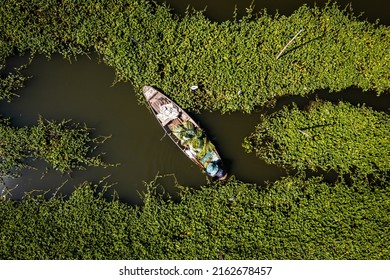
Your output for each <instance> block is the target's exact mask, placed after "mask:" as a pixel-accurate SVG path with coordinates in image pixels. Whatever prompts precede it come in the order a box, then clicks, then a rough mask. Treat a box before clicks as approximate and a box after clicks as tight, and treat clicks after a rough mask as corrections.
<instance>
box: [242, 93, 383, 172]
mask: <svg viewBox="0 0 390 280" xmlns="http://www.w3.org/2000/svg"><path fill="white" fill-rule="evenodd" d="M389 131H390V118H389V115H388V114H386V113H384V112H377V111H374V110H372V109H371V108H369V107H367V106H364V105H362V106H358V107H355V106H353V105H351V104H349V103H345V102H339V103H338V104H333V103H331V102H326V101H320V100H317V101H315V102H311V103H310V105H309V106H308V107H307V108H306V110H302V109H299V108H298V107H297V106H296V105H293V106H291V107H290V108H288V107H284V108H283V109H282V110H280V111H278V112H275V113H273V114H271V115H263V116H261V118H260V122H259V124H258V125H257V126H256V129H255V132H253V133H252V134H251V135H250V136H249V137H247V138H246V139H245V141H244V144H243V146H244V147H245V149H246V151H247V152H254V153H256V155H257V156H258V157H259V158H261V159H263V160H265V161H266V162H267V163H271V164H277V165H279V166H283V167H286V168H293V169H298V170H307V169H311V170H318V169H321V170H324V171H330V170H334V171H336V172H338V173H340V174H349V173H352V171H353V172H357V173H358V174H361V175H363V174H365V175H366V176H367V175H368V174H371V175H372V174H377V175H378V174H385V173H387V172H389V171H390V138H389Z"/></svg>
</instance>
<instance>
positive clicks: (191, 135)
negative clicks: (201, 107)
mask: <svg viewBox="0 0 390 280" xmlns="http://www.w3.org/2000/svg"><path fill="white" fill-rule="evenodd" d="M173 134H174V135H175V136H176V137H177V138H178V139H179V140H180V143H181V145H183V146H185V147H186V146H187V147H189V148H190V149H191V151H193V152H194V153H195V156H196V158H197V159H199V160H202V159H203V158H204V156H205V155H206V154H207V153H209V152H211V151H213V150H214V148H215V147H214V145H213V143H211V142H210V141H209V139H207V137H206V135H205V134H204V132H203V130H202V129H201V128H198V127H194V125H193V123H192V122H190V121H185V122H183V125H177V126H176V127H174V128H173Z"/></svg>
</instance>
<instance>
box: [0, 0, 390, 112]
mask: <svg viewBox="0 0 390 280" xmlns="http://www.w3.org/2000/svg"><path fill="white" fill-rule="evenodd" d="M0 18H1V20H0V48H2V49H1V50H0V54H1V55H2V56H1V57H0V61H2V60H4V59H5V58H6V57H8V56H9V55H11V54H12V53H15V52H16V53H24V52H30V53H31V54H32V55H34V54H36V53H42V54H45V55H47V56H50V55H51V54H52V53H61V54H63V55H64V56H66V57H73V56H76V55H78V54H83V53H87V52H93V51H94V52H97V53H99V54H100V55H101V56H102V58H103V60H104V61H105V62H106V63H107V64H108V65H111V66H113V67H114V68H115V70H116V73H117V79H118V80H126V81H127V80H131V81H132V82H133V84H134V85H135V87H136V88H138V89H141V88H142V86H144V85H145V84H149V85H154V86H157V87H159V88H160V89H162V90H164V92H166V93H170V94H171V95H172V96H171V97H172V98H173V99H174V100H175V101H176V102H177V103H178V104H179V105H181V106H183V107H184V108H191V109H192V110H200V109H207V110H219V111H221V112H230V111H237V110H240V111H245V112H250V111H252V110H253V108H254V107H255V106H258V105H265V104H269V103H272V102H273V101H274V100H275V98H276V97H280V96H284V95H291V94H296V95H302V96H305V95H307V94H309V93H311V92H313V91H314V90H316V89H329V90H331V91H340V90H342V89H345V88H348V87H351V86H357V87H360V88H362V89H363V90H375V91H377V93H378V94H380V93H382V92H384V91H386V90H388V89H389V88H390V84H389V83H390V77H389V75H390V74H389V73H390V71H389V64H388V54H389V46H388V42H389V37H390V29H389V28H388V27H387V26H383V25H378V24H371V23H368V22H366V21H359V20H358V18H356V17H355V16H353V15H351V14H350V13H348V12H347V11H345V10H344V11H343V10H340V8H339V7H338V6H337V5H336V4H330V5H327V6H325V7H323V8H319V7H308V6H302V7H301V8H299V9H298V10H297V11H296V12H294V13H293V14H292V15H290V16H282V15H275V16H271V15H268V14H267V13H266V12H265V11H264V12H262V13H261V14H258V15H254V14H252V12H251V9H250V8H249V9H248V15H247V16H246V17H244V18H241V19H235V20H233V21H226V22H223V23H216V22H211V21H210V20H208V19H207V18H206V17H205V16H204V15H203V14H202V13H201V12H192V11H190V10H189V11H188V13H187V14H186V15H185V16H184V17H183V18H178V17H177V16H174V15H172V14H171V13H170V10H169V8H167V7H166V6H161V5H157V4H154V3H151V2H149V1H146V0H123V1H121V2H119V3H118V1H114V0H104V1H103V0H102V1H91V0H90V1H57V0H50V1H46V0H38V1H34V4H32V3H30V1H27V0H24V1H20V0H11V1H6V2H5V3H3V4H2V5H1V7H0ZM302 28H303V29H304V31H303V32H302V33H301V34H300V35H299V36H298V37H297V39H296V40H295V41H294V42H293V44H291V46H289V47H288V48H287V50H286V51H285V52H284V53H283V55H282V56H281V57H280V58H279V59H278V60H276V56H277V54H278V53H279V52H280V50H281V49H282V48H283V47H284V46H285V45H286V44H287V43H288V42H289V41H290V39H291V38H292V37H293V36H294V35H295V34H296V33H297V32H298V31H299V30H301V29H302ZM191 85H198V86H199V88H200V89H199V90H197V91H191V90H190V86H191ZM239 92H242V93H241V94H239ZM139 96H140V99H142V95H141V94H140V95H139Z"/></svg>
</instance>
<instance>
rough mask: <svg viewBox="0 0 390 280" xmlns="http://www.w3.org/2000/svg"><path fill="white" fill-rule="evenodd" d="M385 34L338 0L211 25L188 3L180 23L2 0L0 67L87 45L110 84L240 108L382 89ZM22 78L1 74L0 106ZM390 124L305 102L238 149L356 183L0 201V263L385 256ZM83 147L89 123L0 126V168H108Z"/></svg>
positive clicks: (165, 11) (131, 9) (122, 8)
mask: <svg viewBox="0 0 390 280" xmlns="http://www.w3.org/2000/svg"><path fill="white" fill-rule="evenodd" d="M301 29H303V32H302V33H301V34H300V35H299V36H298V37H297V38H296V40H294V42H293V43H292V44H291V45H290V46H289V47H288V48H287V49H286V51H285V52H284V53H283V55H282V56H281V57H280V58H279V59H276V56H277V54H278V53H279V52H280V50H281V49H282V48H283V47H284V46H285V45H286V44H287V43H288V42H289V41H290V40H291V38H292V37H293V36H294V35H295V34H296V33H297V32H298V31H299V30H301ZM389 37H390V29H389V27H387V26H383V25H378V24H371V23H368V22H366V21H360V20H359V19H358V18H356V17H355V16H353V15H351V14H350V13H348V12H347V11H346V10H340V8H339V7H338V6H337V5H336V4H329V5H326V6H325V7H323V8H319V7H312V8H311V7H308V6H302V7H301V8H299V9H298V10H297V11H296V12H295V13H293V14H292V15H290V16H282V15H275V16H271V15H268V14H267V13H266V12H265V11H264V12H262V13H261V14H258V15H254V14H252V11H251V9H250V8H249V9H248V15H247V16H246V17H244V18H241V19H237V18H235V19H234V20H233V21H226V22H223V23H216V22H211V21H210V20H208V19H207V18H206V17H205V16H204V15H203V14H202V13H201V12H196V11H191V10H188V12H187V14H186V15H185V16H184V17H182V18H179V17H177V16H174V15H172V13H171V12H170V10H169V8H168V7H166V6H164V5H158V4H155V3H152V2H149V1H146V0H123V1H119V3H118V1H114V0H99V1H95V0H86V1H81V0H80V1H73V0H72V1H71V0H63V1H58V0H35V1H28V0H21V1H20V0H7V1H4V0H3V1H1V4H0V64H1V65H2V66H1V67H0V68H1V69H3V68H4V66H3V65H4V64H5V63H6V59H7V58H8V57H10V56H12V55H15V54H24V53H29V54H30V55H31V57H32V58H33V57H34V56H35V55H36V54H44V55H46V56H48V57H50V56H51V55H52V54H54V53H60V54H62V55H63V56H64V57H66V58H69V59H72V58H76V57H77V55H80V54H88V53H89V52H97V53H98V54H99V55H100V56H101V57H102V59H103V61H104V62H105V63H106V64H108V65H110V66H112V67H113V68H114V69H115V71H116V77H117V78H116V79H117V80H118V81H127V80H131V81H132V82H133V84H134V86H135V87H136V88H137V89H139V92H141V88H142V86H144V85H145V84H148V85H154V86H156V87H158V88H160V89H162V90H163V91H164V92H166V93H168V94H171V97H172V98H173V100H175V102H177V103H178V104H179V105H181V106H182V107H183V108H191V109H192V110H201V109H207V110H219V111H220V112H222V113H225V112H232V111H242V112H252V111H253V109H254V108H255V107H256V106H264V105H272V104H274V102H275V100H276V99H277V98H278V97H282V96H286V95H301V96H307V95H308V94H309V93H312V92H313V91H314V90H316V89H329V90H330V91H341V90H343V89H345V88H348V87H351V86H355V87H359V88H361V89H362V90H374V91H376V92H377V94H378V95H379V94H382V93H383V92H385V91H388V90H389V88H390V77H389V75H390V71H389V70H390V69H389V59H388V58H389V56H388V55H389V53H390V52H389V39H390V38H389ZM1 69H0V70H1ZM26 79H27V77H24V76H23V75H22V73H21V71H18V70H17V71H16V72H15V73H11V74H8V75H2V76H1V79H0V100H8V101H9V100H11V98H12V97H13V96H15V95H16V90H17V89H19V88H21V87H22V86H23V85H24V84H25V81H26ZM192 85H197V86H198V87H199V88H198V89H197V90H191V89H190V87H191V86H192ZM139 97H140V100H141V99H142V98H143V97H142V94H139ZM389 128H390V127H389V117H388V115H387V114H385V113H379V112H375V111H374V110H372V109H370V108H368V107H365V106H358V107H354V106H352V105H349V104H346V103H342V102H340V103H339V104H337V105H335V104H331V103H329V102H320V101H317V102H314V103H312V104H311V105H310V106H309V107H308V108H306V110H299V109H298V108H297V107H296V106H293V107H291V108H284V109H283V110H281V111H279V112H276V113H274V114H272V115H269V116H267V115H264V116H262V119H261V122H260V124H259V125H258V126H257V127H256V131H255V132H254V133H253V134H252V135H251V136H249V137H248V138H246V140H245V142H244V146H245V148H246V149H247V151H254V152H256V154H257V155H258V156H259V157H261V158H263V159H265V160H266V161H267V162H269V163H273V164H278V165H281V166H283V167H286V168H294V169H297V170H299V171H301V173H302V174H304V172H303V171H305V170H307V169H312V170H317V169H322V170H335V171H337V172H339V174H341V175H350V177H352V179H353V180H349V179H350V178H348V176H339V178H338V180H337V182H335V183H326V182H324V180H323V179H322V178H320V177H309V178H306V177H305V175H295V176H289V177H286V178H282V179H280V180H279V181H276V182H274V183H268V184H265V185H264V186H257V185H252V184H247V183H244V182H240V181H237V180H235V179H234V178H231V179H229V180H228V181H227V182H224V183H221V182H214V183H209V184H208V185H206V186H203V187H202V188H201V189H200V190H192V191H190V190H188V189H186V188H185V187H180V189H181V190H182V191H181V200H180V202H179V203H176V202H173V201H172V200H171V199H167V200H166V199H163V198H162V197H161V196H160V195H158V194H157V193H158V192H157V189H158V187H157V186H156V182H151V183H150V184H149V191H148V192H147V193H146V194H145V197H144V205H143V206H129V205H126V204H125V203H122V202H120V201H119V200H118V199H117V198H115V199H113V200H109V199H107V198H106V197H104V193H103V192H101V191H98V189H99V187H98V186H92V185H91V184H89V183H85V184H82V185H81V186H79V187H78V188H77V189H76V190H75V191H74V192H73V193H72V195H71V196H70V197H69V198H65V197H63V196H60V195H55V196H54V197H52V198H49V199H48V198H47V197H45V195H39V196H35V197H32V196H31V195H27V196H26V197H25V199H23V200H21V201H14V200H10V199H7V198H1V202H0V230H1V234H0V258H1V259H388V258H389V257H390V252H389V248H390V246H389V245H390V240H389V230H390V228H389V225H390V220H389V215H388V213H389V211H390V186H389V184H388V177H386V176H388V171H389V166H390V164H389V162H390V159H389V151H390V149H389V146H390V145H389V144H390V143H389V134H388V132H389ZM93 143H99V139H97V138H92V137H91V135H90V131H89V129H88V128H86V127H85V126H81V125H77V124H74V125H72V124H70V123H69V122H66V121H62V122H59V123H57V122H50V121H45V120H43V119H39V121H38V124H37V125H36V126H32V127H20V128H18V127H14V126H12V125H11V123H10V121H9V120H6V119H0V176H5V175H12V174H14V173H15V172H17V171H18V170H20V169H21V168H23V167H25V166H26V164H27V161H26V160H27V159H37V158H40V159H43V160H45V161H47V162H48V163H50V164H51V165H52V166H53V168H54V169H56V170H58V171H61V172H70V171H71V170H73V169H75V168H83V167H85V166H90V165H92V166H101V165H103V166H106V164H105V163H103V162H102V160H101V158H100V156H93V155H92V151H93V148H91V146H90V145H91V144H93ZM198 144H199V143H198ZM194 145H196V143H194ZM357 178H358V179H357Z"/></svg>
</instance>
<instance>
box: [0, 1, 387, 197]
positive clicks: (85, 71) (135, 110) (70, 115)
mask: <svg viewBox="0 0 390 280" xmlns="http://www.w3.org/2000/svg"><path fill="white" fill-rule="evenodd" d="M167 2H168V3H169V4H170V5H171V6H172V7H173V8H174V9H175V11H176V12H178V13H181V14H182V13H184V11H185V8H186V7H187V5H188V3H190V2H189V1H167ZM192 2H193V3H192V4H191V5H193V6H195V8H197V9H203V8H204V7H205V6H206V5H207V7H208V8H207V11H206V15H207V16H209V17H210V18H211V19H213V20H217V21H222V20H228V19H230V18H231V15H232V13H233V10H234V7H235V5H236V6H237V8H238V10H239V14H240V13H242V12H244V11H245V7H247V6H249V5H250V3H251V2H252V1H192ZM263 2H265V1H254V3H255V5H256V9H257V10H260V9H262V8H264V7H266V8H268V9H269V11H270V12H272V11H274V10H275V9H276V8H278V9H279V12H280V13H283V14H290V13H291V12H293V10H295V9H296V8H298V7H299V6H300V5H301V4H302V3H304V2H305V1H289V2H294V3H291V4H288V5H286V4H285V2H287V1H267V4H262V3H263ZM268 2H272V5H271V4H270V3H268ZM355 2H358V3H361V2H363V1H355ZM364 2H365V1H364ZM374 2H375V1H371V2H370V3H369V4H368V3H367V2H366V7H362V8H361V9H362V10H364V11H366V16H367V17H368V18H369V19H370V20H372V21H374V20H375V19H376V18H378V17H381V19H382V20H381V22H382V23H383V22H385V21H386V20H387V17H386V15H385V14H384V13H385V12H384V9H383V7H384V6H376V4H375V3H374ZM318 3H321V1H318ZM339 3H341V4H343V3H344V2H342V1H341V2H339ZM373 6H374V7H377V8H376V9H373ZM221 7H223V8H221ZM354 7H355V10H359V9H360V8H359V7H360V6H359V5H356V4H355V5H354ZM23 59H24V58H20V57H16V58H12V59H10V60H9V61H8V66H9V67H13V66H17V65H20V64H22V63H23ZM25 73H26V74H29V75H33V78H32V79H31V80H30V81H29V82H28V84H27V87H26V88H24V89H23V90H21V91H20V92H19V94H20V95H21V97H20V98H17V99H15V100H14V101H13V102H12V103H6V102H0V112H1V114H2V115H3V116H5V117H11V118H12V123H13V124H14V125H19V126H22V125H32V124H35V123H36V122H37V119H38V116H39V115H42V116H43V117H44V118H46V119H54V120H61V119H64V118H65V119H72V120H73V121H75V122H81V123H84V122H85V123H86V124H87V126H88V127H92V128H95V131H94V132H93V133H94V136H98V135H112V138H111V139H110V140H108V141H107V142H106V143H104V144H102V145H101V147H100V148H99V150H98V151H100V152H105V153H106V154H105V155H104V156H103V158H104V160H106V161H108V162H111V163H120V165H119V166H118V167H112V168H106V169H104V168H88V169H87V170H85V171H75V172H73V173H72V174H71V176H68V175H64V176H62V175H61V174H59V173H58V172H55V171H50V172H48V174H46V175H45V176H44V177H43V179H41V176H42V173H43V171H44V170H45V168H46V165H45V164H44V163H43V162H36V163H34V166H36V167H37V170H23V172H22V177H20V178H18V179H6V180H5V183H6V184H5V185H6V186H7V188H10V189H12V188H14V187H15V186H17V187H16V188H15V189H14V190H13V191H12V195H13V197H14V198H20V197H22V196H23V194H24V192H25V191H31V190H35V189H38V190H48V189H51V190H55V189H56V188H57V187H59V186H61V185H63V187H62V189H61V191H62V192H63V193H65V194H68V193H70V192H71V191H72V190H73V188H74V186H75V185H77V184H78V183H80V182H82V181H85V180H88V181H94V182H97V181H99V180H101V179H102V178H104V177H106V176H109V175H110V177H109V178H108V179H106V181H107V182H108V183H115V185H114V186H113V187H112V190H115V191H117V192H118V194H119V196H120V198H121V199H122V200H124V201H127V202H129V203H139V202H140V197H139V192H142V191H143V190H145V186H144V184H143V181H147V182H148V181H151V180H153V179H154V178H155V176H156V175H157V174H161V175H164V174H175V176H176V177H173V176H167V177H165V179H163V180H162V181H163V182H164V181H165V182H166V183H167V185H173V184H174V181H175V178H176V179H177V181H178V183H180V184H183V185H187V186H190V187H195V188H196V187H198V186H199V185H201V184H204V183H206V178H205V176H204V175H203V174H202V173H201V172H200V170H199V168H198V167H196V166H194V164H192V162H191V161H190V160H189V159H187V158H186V156H185V155H184V154H182V153H181V152H180V151H179V150H178V149H177V147H176V146H175V144H174V143H172V142H171V140H170V139H169V138H168V137H165V138H163V139H161V138H162V137H163V135H164V133H163V130H162V128H161V127H160V126H159V124H158V123H157V121H156V120H155V118H154V116H153V115H152V114H151V113H150V112H149V111H148V109H147V107H146V106H144V105H139V104H138V103H137V101H136V98H135V94H134V90H133V87H132V85H131V84H130V83H118V84H116V85H115V86H112V83H113V80H114V70H113V69H111V68H109V67H107V66H105V65H104V64H102V63H98V58H97V57H92V58H91V59H90V58H88V57H86V56H85V57H79V58H78V61H77V62H72V63H69V62H68V61H67V60H64V59H62V58H61V57H60V56H54V57H53V58H52V60H51V61H48V60H47V59H46V58H43V57H37V58H36V59H34V61H33V63H32V64H31V65H30V67H29V68H28V69H27V70H26V71H25ZM316 96H319V97H322V98H326V99H328V100H334V101H336V100H340V99H343V100H346V101H349V102H351V103H353V104H358V103H366V104H367V105H368V106H371V107H374V108H375V109H377V110H383V111H386V110H387V108H388V104H389V103H390V99H389V97H388V96H382V97H380V98H378V97H376V96H375V94H374V93H362V92H361V91H360V90H358V89H350V90H348V91H345V92H343V93H336V94H329V93H328V92H326V91H319V92H317V93H315V94H313V95H312V96H311V97H310V98H300V97H287V98H283V99H281V100H279V101H278V103H277V106H276V108H274V109H273V111H274V110H277V109H280V108H281V107H282V106H283V105H286V104H290V103H291V102H296V103H298V104H299V105H301V106H304V105H305V104H307V102H308V101H309V100H310V99H314V98H316ZM192 116H193V117H194V118H195V119H196V120H197V121H198V122H199V123H200V124H201V126H202V127H203V128H204V129H205V130H206V132H207V134H208V136H209V137H210V138H211V139H212V140H213V142H214V143H215V144H216V146H217V148H218V150H219V152H220V154H221V156H222V157H223V159H224V161H225V164H226V165H227V166H228V169H229V173H230V174H233V175H234V176H236V178H238V179H240V180H243V181H246V182H251V183H259V184H262V183H263V182H264V181H268V180H269V181H273V180H276V179H278V178H280V176H282V175H283V174H285V173H284V172H283V171H282V170H280V169H279V168H277V167H275V166H271V165H267V164H265V163H264V162H263V161H261V160H259V159H257V158H256V157H255V156H254V155H253V154H246V153H245V152H244V150H243V148H242V147H241V143H242V141H243V138H244V137H245V136H247V135H249V134H250V133H251V132H252V131H253V130H254V126H255V124H256V123H257V122H258V120H259V114H258V113H253V114H250V115H249V114H241V113H233V114H230V115H220V114H218V113H208V112H204V113H202V114H198V115H195V114H192ZM1 188H4V185H3V186H0V191H1ZM168 191H169V192H170V193H175V189H174V188H173V187H172V188H171V189H168Z"/></svg>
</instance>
